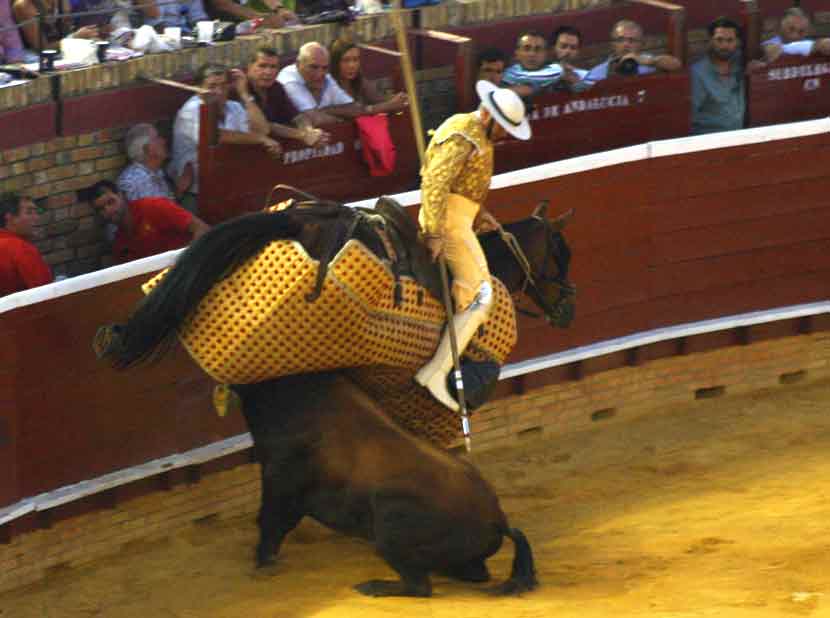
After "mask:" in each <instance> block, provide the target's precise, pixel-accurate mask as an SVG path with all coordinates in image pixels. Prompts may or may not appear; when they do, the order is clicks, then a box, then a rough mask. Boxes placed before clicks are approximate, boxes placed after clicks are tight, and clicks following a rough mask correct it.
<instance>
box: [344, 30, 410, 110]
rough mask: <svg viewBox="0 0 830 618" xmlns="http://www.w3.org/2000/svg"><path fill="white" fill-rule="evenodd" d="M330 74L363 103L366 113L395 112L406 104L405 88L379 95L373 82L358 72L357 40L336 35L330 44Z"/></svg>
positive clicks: (407, 103)
mask: <svg viewBox="0 0 830 618" xmlns="http://www.w3.org/2000/svg"><path fill="white" fill-rule="evenodd" d="M331 75H332V77H333V78H334V79H335V81H336V82H337V85H338V86H340V87H341V88H342V89H343V91H344V92H345V93H346V94H348V95H349V96H350V97H352V99H354V100H355V101H356V102H357V103H360V104H361V105H363V106H365V108H366V113H367V114H383V113H390V112H391V113H394V112H399V111H401V110H403V109H406V108H407V107H408V106H409V98H408V97H407V96H406V93H405V92H397V93H395V94H393V95H392V96H390V97H385V96H382V95H381V94H380V93H379V92H378V91H377V88H376V87H375V84H374V83H373V82H371V81H369V80H368V79H366V78H365V77H363V74H362V73H361V72H360V48H359V47H358V46H357V44H356V43H353V42H352V41H349V40H346V39H338V40H336V41H335V42H334V43H332V45H331Z"/></svg>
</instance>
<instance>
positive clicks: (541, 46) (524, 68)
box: [502, 30, 562, 98]
mask: <svg viewBox="0 0 830 618" xmlns="http://www.w3.org/2000/svg"><path fill="white" fill-rule="evenodd" d="M561 74H562V68H561V67H560V66H559V65H558V64H548V42H547V39H546V38H545V35H544V34H542V33H541V32H536V31H535V30H530V31H528V32H525V33H523V34H522V35H521V36H519V39H518V41H517V42H516V64H514V65H511V66H509V67H508V68H507V70H506V71H505V72H504V76H503V77H502V81H503V82H504V84H505V85H506V86H507V87H508V88H510V89H511V90H513V91H514V92H515V93H516V94H518V95H519V96H520V97H522V98H526V97H530V96H533V95H534V94H538V93H539V92H541V91H542V90H545V89H546V88H549V87H551V86H552V85H553V84H554V82H556V81H557V80H558V79H559V78H560V76H561Z"/></svg>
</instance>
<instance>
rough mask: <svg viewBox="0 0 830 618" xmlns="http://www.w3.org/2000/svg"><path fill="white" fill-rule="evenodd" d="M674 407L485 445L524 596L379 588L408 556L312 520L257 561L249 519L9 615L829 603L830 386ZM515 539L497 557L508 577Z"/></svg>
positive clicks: (439, 582)
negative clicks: (530, 569)
mask: <svg viewBox="0 0 830 618" xmlns="http://www.w3.org/2000/svg"><path fill="white" fill-rule="evenodd" d="M668 412H669V411H667V413H666V414H661V415H650V416H647V417H643V418H639V419H635V420H632V421H627V422H623V421H612V422H608V424H607V425H605V426H603V428H602V430H601V431H591V432H583V433H578V434H573V435H570V436H564V437H549V438H537V439H534V440H533V441H527V442H525V443H523V444H522V445H521V446H518V447H511V448H509V449H507V448H506V449H503V450H499V451H495V452H493V451H491V452H486V453H483V454H481V455H480V456H479V457H478V460H479V465H480V467H481V468H482V470H483V471H484V474H485V476H486V477H487V478H489V479H490V480H491V481H492V482H493V483H494V484H495V486H496V488H497V490H498V493H499V494H500V496H501V498H502V505H503V508H504V510H505V511H506V512H507V513H508V515H509V516H510V518H511V524H512V525H513V526H516V527H519V528H521V529H522V530H524V532H525V533H526V534H527V536H528V538H529V539H530V541H531V544H532V545H533V549H534V552H535V557H536V564H537V568H538V571H539V577H540V580H541V582H542V586H541V588H540V589H539V590H538V591H536V592H534V593H532V594H528V595H526V596H524V597H522V598H493V597H489V596H487V595H485V594H484V593H483V591H482V588H483V586H476V585H468V584H461V583H456V582H452V581H450V580H447V579H443V578H434V579H433V584H434V588H435V596H434V597H433V598H431V599H414V600H413V599H370V598H366V597H363V596H361V595H359V594H357V593H355V592H354V591H352V589H351V586H352V585H353V584H355V583H357V582H361V581H363V580H366V579H370V578H378V577H380V578H383V577H389V576H390V575H391V571H390V570H389V569H388V568H387V567H386V566H385V565H384V564H383V563H382V562H381V560H380V559H379V558H377V557H376V556H375V555H374V554H373V553H372V549H371V547H370V546H369V545H367V544H365V543H362V542H358V541H354V540H351V539H347V538H344V537H341V536H337V535H334V534H333V533H330V532H328V531H327V530H324V529H322V528H320V527H319V526H317V525H316V524H313V523H304V524H303V525H302V526H301V527H300V529H299V530H297V531H296V532H295V533H294V534H293V535H292V536H291V537H289V540H288V541H287V542H286V545H285V546H284V548H283V553H282V555H281V559H280V561H279V563H278V566H276V567H275V568H274V569H273V570H272V571H269V572H264V573H258V572H255V571H254V569H253V565H252V548H253V545H254V543H255V540H256V529H255V525H254V523H253V522H252V521H250V518H247V517H246V518H237V519H235V520H219V521H215V522H213V523H207V524H202V525H200V526H194V527H193V528H191V529H189V530H187V531H185V532H182V533H180V534H177V535H175V536H173V537H171V538H169V539H167V540H165V541H162V542H157V543H153V544H145V545H143V546H135V545H133V546H131V547H130V548H129V549H128V550H125V551H124V552H123V553H122V555H120V556H118V557H116V558H113V559H109V560H105V561H101V562H99V563H97V564H95V565H93V566H91V567H88V568H83V569H78V570H73V571H69V572H66V573H63V574H61V575H59V576H55V577H53V578H51V579H50V580H49V581H48V582H45V583H43V584H39V585H36V586H33V587H30V588H27V589H26V590H21V591H18V592H15V593H12V594H5V595H2V596H0V616H2V618H7V617H9V618H12V617H13V618H29V617H35V616H37V617H46V616H48V617H53V616H54V617H56V618H75V617H82V616H83V617H88V616H106V617H110V616H113V617H117V618H120V617H135V618H167V617H194V618H196V617H198V618H212V617H228V618H230V617H233V618H241V617H244V618H259V617H268V618H271V617H280V618H295V617H305V616H321V617H333V618H334V617H336V618H346V617H349V618H351V617H358V616H359V617H360V618H375V617H394V618H421V617H429V618H441V617H447V618H466V617H470V618H482V616H510V617H512V618H537V617H538V618H542V617H548V616H564V617H578V618H592V617H603V618H606V617H608V616H635V617H636V616H650V617H661V618H679V617H687V616H689V617H691V616H717V617H719V618H726V617H739V616H751V617H753V618H763V617H768V616H769V617H772V616H776V617H780V616H789V615H795V616H830V502H828V497H830V483H828V480H830V384H828V383H823V384H815V385H812V386H801V385H791V386H786V387H781V388H780V389H777V390H775V391H770V392H764V393H758V394H755V395H753V396H751V397H741V398H727V399H717V400H706V401H700V402H694V403H692V404H689V405H687V406H685V407H681V408H678V409H675V410H671V411H670V414H669V413H668ZM512 555H513V546H512V544H511V543H510V542H509V540H506V541H505V545H504V547H503V548H502V550H501V552H499V554H497V555H496V556H495V557H494V558H492V559H491V560H490V561H489V565H490V570H491V572H492V573H493V576H494V579H495V580H496V581H500V580H502V579H504V578H505V577H506V576H507V573H508V571H509V568H510V566H509V565H510V560H511V559H512Z"/></svg>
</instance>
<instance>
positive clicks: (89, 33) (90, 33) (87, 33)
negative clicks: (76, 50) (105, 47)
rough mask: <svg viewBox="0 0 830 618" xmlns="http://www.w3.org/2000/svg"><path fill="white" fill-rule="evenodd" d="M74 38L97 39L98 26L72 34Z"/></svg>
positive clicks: (86, 27)
mask: <svg viewBox="0 0 830 618" xmlns="http://www.w3.org/2000/svg"><path fill="white" fill-rule="evenodd" d="M72 38H75V39H97V38H98V26H83V27H81V28H78V29H77V30H76V31H75V32H73V33H72Z"/></svg>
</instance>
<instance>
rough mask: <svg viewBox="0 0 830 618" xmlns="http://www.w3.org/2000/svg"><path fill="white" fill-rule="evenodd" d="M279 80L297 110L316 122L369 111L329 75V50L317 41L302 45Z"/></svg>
mask: <svg viewBox="0 0 830 618" xmlns="http://www.w3.org/2000/svg"><path fill="white" fill-rule="evenodd" d="M277 81H278V82H279V83H281V84H282V86H283V88H285V92H286V94H287V95H288V98H289V99H291V103H293V104H294V107H296V108H297V111H298V112H300V113H305V114H306V115H307V116H309V117H311V120H312V123H313V124H314V126H318V125H320V124H326V123H330V122H337V121H338V120H348V119H351V118H356V117H357V116H362V115H363V114H365V113H367V112H366V110H365V109H364V106H363V105H361V104H360V103H356V102H355V100H354V99H353V98H352V97H351V96H349V95H348V94H347V93H346V91H345V90H343V89H342V88H341V87H340V86H339V85H338V84H337V81H336V80H335V79H334V78H333V77H332V76H331V75H329V52H328V50H327V49H326V48H325V47H323V46H322V45H320V43H317V42H315V41H312V42H311V43H306V44H305V45H303V46H302V47H300V51H299V53H298V54H297V62H295V63H294V64H291V65H288V66H286V67H284V68H283V69H282V70H281V71H280V73H279V75H278V76H277Z"/></svg>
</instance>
